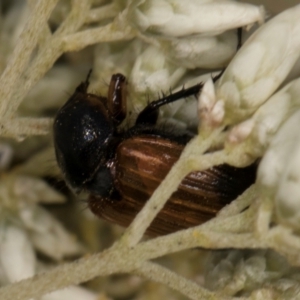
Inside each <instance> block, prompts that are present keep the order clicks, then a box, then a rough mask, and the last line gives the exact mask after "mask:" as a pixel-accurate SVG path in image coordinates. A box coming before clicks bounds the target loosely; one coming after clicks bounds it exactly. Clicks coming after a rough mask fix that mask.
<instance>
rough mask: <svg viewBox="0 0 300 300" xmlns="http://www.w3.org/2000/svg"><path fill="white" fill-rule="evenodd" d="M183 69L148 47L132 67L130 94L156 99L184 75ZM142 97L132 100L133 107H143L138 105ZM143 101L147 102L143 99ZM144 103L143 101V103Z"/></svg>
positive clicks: (152, 47)
mask: <svg viewBox="0 0 300 300" xmlns="http://www.w3.org/2000/svg"><path fill="white" fill-rule="evenodd" d="M184 73H185V69H184V68H178V67H176V66H174V65H172V64H171V63H169V62H168V61H167V59H166V56H165V55H164V54H163V53H162V51H161V50H160V49H158V48H157V47H154V46H149V47H148V48H147V49H146V50H145V51H144V52H143V53H142V54H141V55H140V56H139V57H137V59H136V61H135V64H134V66H133V69H132V72H131V75H130V78H129V80H128V81H129V84H130V87H131V89H130V92H131V95H132V96H133V97H134V96H135V94H142V95H143V96H145V95H148V96H149V95H151V96H154V97H155V98H158V97H159V95H160V93H161V92H165V93H167V92H169V90H170V88H172V87H174V85H176V83H177V82H178V81H179V79H180V78H181V77H182V76H183V75H184ZM142 98H143V97H136V99H134V105H135V107H137V106H141V107H144V106H145V103H140V101H142V100H143V99H142ZM144 98H145V99H144V100H146V101H147V100H149V99H147V98H146V97H144ZM144 102H145V101H144Z"/></svg>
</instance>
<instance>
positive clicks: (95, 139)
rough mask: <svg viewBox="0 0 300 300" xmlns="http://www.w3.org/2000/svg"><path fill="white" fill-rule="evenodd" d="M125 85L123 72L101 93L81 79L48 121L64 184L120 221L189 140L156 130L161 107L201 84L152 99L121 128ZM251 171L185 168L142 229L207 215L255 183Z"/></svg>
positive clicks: (182, 224) (173, 227)
mask: <svg viewBox="0 0 300 300" xmlns="http://www.w3.org/2000/svg"><path fill="white" fill-rule="evenodd" d="M125 86H126V85H125V78H124V77H123V76H122V75H120V74H116V75H114V76H113V77H112V81H111V84H110V88H109V94H108V99H106V98H103V97H98V96H96V95H92V94H88V93H87V87H88V79H87V80H86V82H85V83H82V84H81V85H80V86H79V87H78V88H77V89H76V91H75V93H74V94H73V96H72V97H71V98H70V99H69V100H68V102H67V103H66V104H65V105H64V106H63V107H62V108H61V110H60V111H59V112H58V114H57V116H56V119H55V122H54V145H55V151H56V157H57V161H58V164H59V166H60V168H61V170H62V172H63V174H64V176H65V179H66V181H67V183H68V185H69V186H70V187H71V188H72V189H73V190H74V191H76V192H80V191H82V190H85V191H87V192H89V194H90V196H89V199H88V205H89V207H90V209H91V210H92V211H93V212H94V213H95V214H96V215H97V216H99V217H101V218H104V219H106V220H108V221H111V222H113V223H117V224H119V225H122V226H128V225H129V224H130V222H131V221H132V220H133V218H134V217H135V216H136V214H137V213H138V212H139V211H140V210H141V209H142V207H143V206H144V204H145V202H146V201H147V200H148V199H149V198H150V196H151V195H152V193H153V192H154V190H155V189H156V188H157V187H158V185H159V184H160V182H161V181H162V180H163V179H164V178H165V176H166V175H167V173H168V172H169V170H170V169H171V167H172V166H173V164H174V163H175V162H176V161H177V160H178V159H179V157H180V154H181V152H182V151H183V148H184V146H185V144H186V143H187V142H188V141H189V140H190V139H191V135H190V134H188V133H181V134H180V133H179V132H176V133H175V132H174V129H173V130H172V132H171V131H168V130H163V129H159V128H157V127H156V126H155V125H156V121H157V117H158V109H159V107H160V106H162V105H165V104H166V103H170V102H173V101H177V100H179V99H180V98H182V97H183V96H186V95H188V94H189V93H190V94H192V93H193V94H195V93H196V91H197V90H198V91H199V89H200V88H201V85H198V86H196V87H193V88H191V89H188V90H184V91H181V92H178V93H175V94H173V95H171V96H168V97H165V98H163V99H160V100H157V101H154V102H152V103H150V104H149V105H148V106H147V107H146V108H145V109H144V110H143V111H142V112H141V113H140V114H139V116H138V118H137V119H136V124H135V125H134V126H132V127H131V128H129V129H127V130H124V129H120V128H119V124H120V123H121V122H122V120H123V119H124V118H125V116H126V98H125V92H124V89H125ZM124 102H125V103H124ZM89 111H90V113H89ZM80 112H82V113H81V114H80ZM255 169H256V168H255V166H250V167H247V168H234V167H231V166H228V165H220V166H216V167H213V168H210V169H208V170H205V171H202V172H193V173H191V174H189V175H188V176H187V177H186V178H185V179H184V180H183V181H182V183H181V184H180V186H179V187H178V190H177V191H176V192H175V193H173V195H172V196H171V198H170V199H169V200H168V202H167V204H166V205H165V207H164V208H163V209H162V210H161V211H160V213H159V214H158V215H157V217H156V218H155V220H154V221H153V222H152V224H151V225H150V227H149V228H148V230H147V234H149V235H152V236H156V235H164V234H168V233H171V232H174V231H177V230H180V229H184V228H188V227H191V226H196V225H199V224H201V223H203V222H205V221H207V220H209V219H211V218H212V217H214V216H215V215H216V213H217V212H218V211H219V210H220V209H221V208H222V207H224V206H225V205H226V204H228V203H230V202H231V201H232V200H234V199H235V198H236V197H237V196H238V195H240V194H241V193H242V192H243V191H244V190H245V189H246V188H247V187H249V186H250V185H251V184H252V183H253V182H254V180H255V171H256V170H255Z"/></svg>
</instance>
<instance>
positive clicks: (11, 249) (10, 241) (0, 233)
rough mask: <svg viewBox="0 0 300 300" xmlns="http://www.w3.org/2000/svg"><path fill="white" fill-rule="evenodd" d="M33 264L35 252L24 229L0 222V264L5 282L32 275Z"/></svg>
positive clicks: (33, 271)
mask: <svg viewBox="0 0 300 300" xmlns="http://www.w3.org/2000/svg"><path fill="white" fill-rule="evenodd" d="M35 264H36V258H35V253H34V250H33V248H32V246H31V243H30V240H29V237H28V236H27V234H26V233H25V231H24V230H22V229H21V228H19V227H16V226H13V225H11V224H6V223H1V226H0V265H1V269H2V275H3V276H5V277H6V280H7V282H6V283H8V282H16V281H20V280H22V279H25V278H28V277H31V276H33V275H34V274H35V268H36V265H35Z"/></svg>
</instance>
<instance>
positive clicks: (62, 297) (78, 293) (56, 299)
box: [41, 286, 100, 300]
mask: <svg viewBox="0 0 300 300" xmlns="http://www.w3.org/2000/svg"><path fill="white" fill-rule="evenodd" d="M41 299H42V300H67V299H70V300H71V299H72V300H97V299H100V298H99V295H97V294H95V293H92V292H90V291H88V290H87V289H84V288H81V287H77V286H71V287H68V288H66V289H63V290H59V291H55V292H52V293H50V294H47V295H45V296H43V297H42V298H41Z"/></svg>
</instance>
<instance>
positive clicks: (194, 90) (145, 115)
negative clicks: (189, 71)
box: [135, 71, 223, 125]
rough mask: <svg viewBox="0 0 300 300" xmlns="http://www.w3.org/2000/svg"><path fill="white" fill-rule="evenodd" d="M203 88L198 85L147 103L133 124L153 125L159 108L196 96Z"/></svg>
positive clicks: (201, 84) (214, 79)
mask: <svg viewBox="0 0 300 300" xmlns="http://www.w3.org/2000/svg"><path fill="white" fill-rule="evenodd" d="M222 74H223V71H222V72H221V74H218V75H217V76H215V77H213V81H214V82H215V81H216V80H217V79H219V76H220V75H222ZM202 87H203V83H202V82H201V83H198V84H196V85H194V86H192V87H190V88H188V89H182V90H181V91H178V92H176V93H174V94H170V95H169V96H166V97H163V98H161V99H158V100H156V101H152V102H151V103H149V104H148V105H147V106H146V107H145V108H144V109H143V110H142V111H141V112H140V113H139V115H138V117H137V119H136V121H135V124H136V125H139V124H147V125H155V124H156V121H157V118H158V110H159V108H160V107H161V106H163V105H166V104H168V103H172V102H175V101H177V100H180V99H182V98H186V97H189V96H192V95H197V94H198V93H199V92H200V91H201V89H202Z"/></svg>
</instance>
